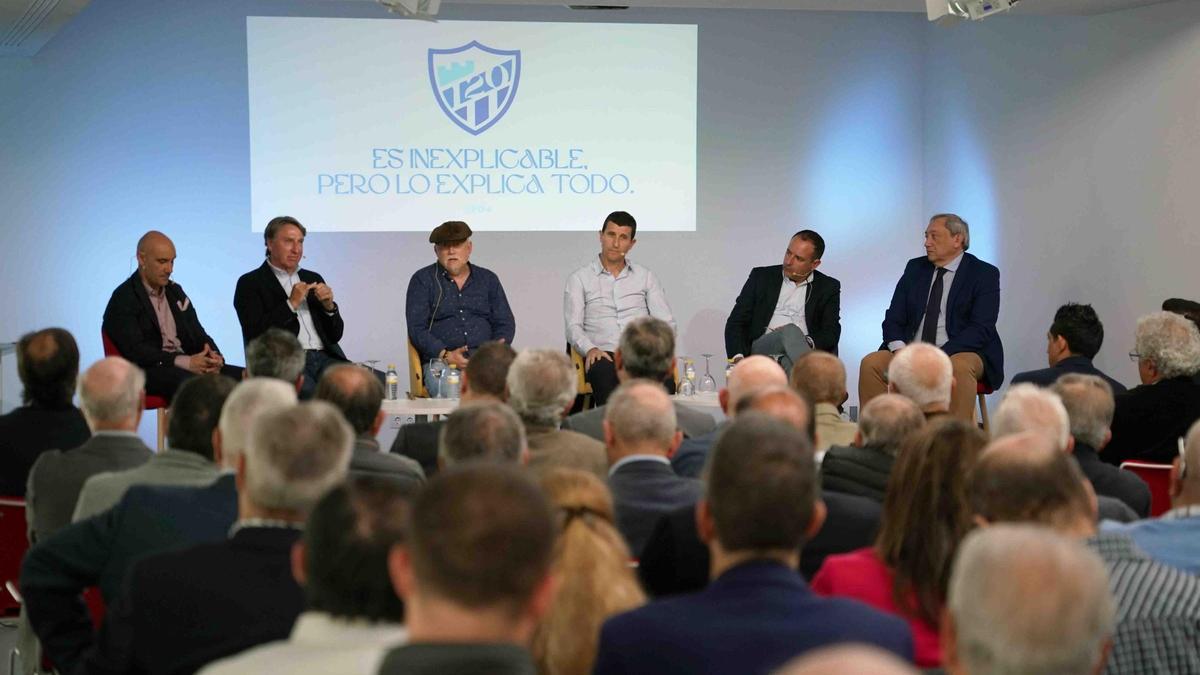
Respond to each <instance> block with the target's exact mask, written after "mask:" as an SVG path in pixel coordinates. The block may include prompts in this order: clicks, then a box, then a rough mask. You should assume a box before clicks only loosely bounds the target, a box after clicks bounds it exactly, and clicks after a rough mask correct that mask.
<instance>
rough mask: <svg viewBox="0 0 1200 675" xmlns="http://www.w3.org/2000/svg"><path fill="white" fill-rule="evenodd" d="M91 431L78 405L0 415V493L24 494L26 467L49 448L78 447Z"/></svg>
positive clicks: (31, 408)
mask: <svg viewBox="0 0 1200 675" xmlns="http://www.w3.org/2000/svg"><path fill="white" fill-rule="evenodd" d="M91 435H92V432H91V431H90V430H89V429H88V425H87V420H85V419H83V413H81V412H79V408H76V407H75V406H68V407H66V408H60V409H50V408H43V407H42V406H40V405H27V406H21V407H20V408H17V409H15V410H13V411H12V412H10V413H8V414H7V415H0V495H2V496H5V497H24V496H25V486H26V485H27V484H28V482H29V470H30V469H31V468H33V463H34V462H36V461H37V458H38V456H40V455H41V454H42V453H43V452H45V451H47V450H50V449H51V448H58V449H61V450H70V449H71V448H76V447H79V445H80V444H81V443H83V442H84V441H86V440H87V439H88V438H89V437H90V436H91Z"/></svg>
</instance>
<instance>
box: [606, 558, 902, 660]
mask: <svg viewBox="0 0 1200 675" xmlns="http://www.w3.org/2000/svg"><path fill="white" fill-rule="evenodd" d="M846 642H857V643H864V644H868V645H873V646H875V647H879V648H881V649H884V650H886V651H889V652H891V653H893V654H894V655H896V656H898V657H899V658H901V659H903V660H905V661H912V658H913V640H912V633H911V631H910V630H909V627H908V624H906V623H905V622H904V621H903V620H902V619H900V618H899V617H895V616H889V615H887V614H884V613H883V612H880V611H878V610H875V609H872V608H870V607H867V606H866V605H863V604H862V603H860V602H858V601H855V600H848V599H844V598H820V597H818V596H817V595H816V594H814V593H813V592H812V591H811V590H810V589H809V588H808V585H807V584H806V583H804V580H803V579H802V578H800V575H798V574H796V571H795V570H793V569H790V568H788V567H785V566H783V565H781V564H779V563H775V562H768V561H765V560H755V561H750V562H746V563H743V564H741V565H738V566H736V567H734V568H732V569H729V570H727V571H725V572H724V573H723V574H721V576H719V577H717V578H716V579H715V580H713V582H712V583H711V584H709V585H708V587H707V588H705V589H704V590H703V591H700V592H698V593H692V594H688V595H680V596H676V597H673V598H667V599H665V600H659V601H656V602H652V603H650V604H648V605H645V606H644V607H641V608H639V609H635V610H633V611H630V612H626V613H624V614H618V615H617V616H615V617H613V618H611V619H609V620H608V621H607V622H605V624H604V627H603V628H602V629H601V630H600V643H599V649H598V650H597V655H596V667H595V669H594V671H593V672H594V673H595V675H617V674H620V675H638V674H640V673H646V674H647V675H651V674H652V675H673V674H675V673H678V674H679V675H710V674H711V675H726V674H730V675H732V674H734V673H738V674H740V673H768V672H771V671H772V670H774V669H775V668H778V667H779V666H781V665H783V664H784V663H785V662H786V661H788V660H790V659H791V658H792V657H794V656H797V655H800V654H803V653H804V652H807V651H809V650H811V649H816V648H819V647H824V646H827V645H833V644H840V643H846Z"/></svg>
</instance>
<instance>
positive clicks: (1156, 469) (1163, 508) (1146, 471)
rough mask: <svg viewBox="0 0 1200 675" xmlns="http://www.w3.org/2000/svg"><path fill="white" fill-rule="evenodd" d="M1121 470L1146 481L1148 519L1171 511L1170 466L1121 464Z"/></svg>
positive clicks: (1143, 463) (1149, 463)
mask: <svg viewBox="0 0 1200 675" xmlns="http://www.w3.org/2000/svg"><path fill="white" fill-rule="evenodd" d="M1121 468H1122V469H1124V470H1126V471H1129V472H1130V473H1133V474H1134V475H1136V476H1137V477H1138V478H1141V479H1142V480H1144V481H1146V485H1149V486H1150V517H1151V518H1154V517H1157V516H1161V515H1162V514H1164V513H1166V512H1167V511H1170V510H1171V465H1170V464H1154V463H1151V462H1121Z"/></svg>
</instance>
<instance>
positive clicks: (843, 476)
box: [821, 446, 896, 503]
mask: <svg viewBox="0 0 1200 675" xmlns="http://www.w3.org/2000/svg"><path fill="white" fill-rule="evenodd" d="M895 462H896V458H895V457H894V456H892V455H890V454H888V453H887V451H886V450H884V449H883V448H878V447H866V448H856V447H854V446H834V447H832V448H830V449H829V450H827V451H826V452H825V457H824V458H822V460H821V487H822V488H823V489H825V490H833V491H835V492H844V493H846V494H850V495H858V496H860V497H867V498H869V499H873V500H875V501H877V502H880V503H883V493H884V492H886V491H887V483H888V478H889V477H890V476H891V475H892V465H893V464H895Z"/></svg>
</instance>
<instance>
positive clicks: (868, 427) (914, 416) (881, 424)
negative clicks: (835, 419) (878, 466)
mask: <svg viewBox="0 0 1200 675" xmlns="http://www.w3.org/2000/svg"><path fill="white" fill-rule="evenodd" d="M923 426H925V415H924V414H922V413H921V409H920V408H918V407H917V404H916V403H913V402H912V399H909V398H907V397H905V396H901V395H899V394H883V395H881V396H876V397H875V398H873V399H871V400H870V401H868V402H867V404H866V405H865V406H863V409H862V417H861V418H859V420H858V430H859V431H861V432H862V438H863V445H867V446H871V447H875V448H879V449H881V450H883V451H884V452H886V453H888V454H890V455H895V454H896V451H897V450H899V449H900V442H901V441H903V440H904V437H905V436H907V435H909V434H910V433H912V432H914V431H916V430H917V429H920V428H921V427H923Z"/></svg>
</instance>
